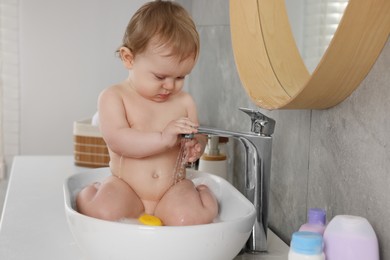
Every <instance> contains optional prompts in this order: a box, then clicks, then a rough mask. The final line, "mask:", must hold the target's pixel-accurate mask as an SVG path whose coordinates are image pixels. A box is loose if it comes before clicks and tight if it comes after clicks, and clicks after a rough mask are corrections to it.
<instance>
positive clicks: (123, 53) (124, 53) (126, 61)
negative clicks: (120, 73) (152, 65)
mask: <svg viewBox="0 0 390 260" xmlns="http://www.w3.org/2000/svg"><path fill="white" fill-rule="evenodd" d="M119 55H120V57H121V59H122V62H123V65H124V66H125V67H126V68H127V69H131V68H132V67H133V61H134V55H133V53H132V52H131V50H130V49H129V48H126V47H121V48H120V49H119Z"/></svg>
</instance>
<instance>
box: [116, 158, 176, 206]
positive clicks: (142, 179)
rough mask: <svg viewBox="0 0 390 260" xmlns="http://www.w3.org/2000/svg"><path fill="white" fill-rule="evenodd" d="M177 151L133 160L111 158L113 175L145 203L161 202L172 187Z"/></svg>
mask: <svg viewBox="0 0 390 260" xmlns="http://www.w3.org/2000/svg"><path fill="white" fill-rule="evenodd" d="M177 153H178V152H177V151H176V150H175V151H171V152H169V153H165V154H162V155H158V156H153V157H148V158H143V159H133V158H124V157H123V158H122V159H120V158H119V157H118V158H115V159H114V158H113V156H112V157H111V158H112V160H111V165H110V166H111V170H112V173H113V174H114V175H115V176H117V177H119V178H121V179H123V180H124V181H125V182H126V183H127V184H129V186H130V187H131V188H132V189H133V190H134V191H135V192H136V193H137V195H138V196H139V198H140V199H141V200H143V201H159V200H160V199H161V198H162V196H163V195H164V194H165V192H166V191H167V190H168V189H169V188H170V187H171V186H172V184H173V180H174V179H173V177H174V166H175V163H176V159H177ZM113 159H114V160H113Z"/></svg>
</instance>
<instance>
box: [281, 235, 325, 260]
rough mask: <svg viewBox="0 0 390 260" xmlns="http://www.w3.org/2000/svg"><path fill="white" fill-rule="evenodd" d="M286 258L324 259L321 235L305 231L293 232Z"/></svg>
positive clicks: (299, 259)
mask: <svg viewBox="0 0 390 260" xmlns="http://www.w3.org/2000/svg"><path fill="white" fill-rule="evenodd" d="M288 260H325V254H324V252H323V238H322V236H321V235H320V234H318V233H314V232H307V231H298V232H295V233H293V235H292V239H291V245H290V251H289V253H288Z"/></svg>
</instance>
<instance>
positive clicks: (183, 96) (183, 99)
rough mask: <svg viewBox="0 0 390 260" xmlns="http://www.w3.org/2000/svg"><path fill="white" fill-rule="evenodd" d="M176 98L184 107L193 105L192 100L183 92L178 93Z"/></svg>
mask: <svg viewBox="0 0 390 260" xmlns="http://www.w3.org/2000/svg"><path fill="white" fill-rule="evenodd" d="M178 98H179V100H180V102H182V103H183V104H185V105H186V106H187V105H193V104H195V101H194V99H193V98H192V96H191V95H190V94H189V93H187V92H184V91H182V92H180V95H179V96H178Z"/></svg>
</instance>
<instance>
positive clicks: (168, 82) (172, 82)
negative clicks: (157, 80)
mask: <svg viewBox="0 0 390 260" xmlns="http://www.w3.org/2000/svg"><path fill="white" fill-rule="evenodd" d="M164 88H165V89H167V90H172V89H174V88H175V80H174V79H166V80H165V82H164Z"/></svg>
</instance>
